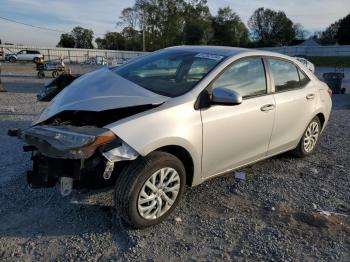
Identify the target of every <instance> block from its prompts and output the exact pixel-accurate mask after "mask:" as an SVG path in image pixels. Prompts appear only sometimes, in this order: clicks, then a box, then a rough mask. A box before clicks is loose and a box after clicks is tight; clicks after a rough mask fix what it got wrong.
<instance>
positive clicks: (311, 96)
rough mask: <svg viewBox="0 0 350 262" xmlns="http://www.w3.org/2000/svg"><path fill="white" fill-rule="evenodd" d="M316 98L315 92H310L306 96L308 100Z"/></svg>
mask: <svg viewBox="0 0 350 262" xmlns="http://www.w3.org/2000/svg"><path fill="white" fill-rule="evenodd" d="M314 98H315V94H308V95H307V96H306V99H307V100H312V99H314Z"/></svg>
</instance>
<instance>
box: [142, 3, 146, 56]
mask: <svg viewBox="0 0 350 262" xmlns="http://www.w3.org/2000/svg"><path fill="white" fill-rule="evenodd" d="M145 21H146V19H145V11H144V10H143V12H142V51H143V52H146V38H145V36H146V34H145V29H146V25H145Z"/></svg>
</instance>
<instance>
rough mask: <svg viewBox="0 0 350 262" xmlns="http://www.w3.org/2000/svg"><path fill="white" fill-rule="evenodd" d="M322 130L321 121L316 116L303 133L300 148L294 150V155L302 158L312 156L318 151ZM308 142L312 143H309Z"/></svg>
mask: <svg viewBox="0 0 350 262" xmlns="http://www.w3.org/2000/svg"><path fill="white" fill-rule="evenodd" d="M321 129H322V127H321V122H320V119H319V118H318V117H317V116H316V117H314V118H313V119H312V120H311V122H310V123H309V124H308V126H307V128H306V130H305V131H304V133H303V136H302V137H301V139H300V141H299V143H298V146H297V147H296V148H295V149H294V150H292V153H293V155H295V156H296V157H301V158H302V157H307V156H310V155H312V154H313V153H314V152H315V150H316V147H317V144H318V141H319V138H320V132H321ZM310 132H311V133H310ZM307 141H310V142H309V143H308V142H307Z"/></svg>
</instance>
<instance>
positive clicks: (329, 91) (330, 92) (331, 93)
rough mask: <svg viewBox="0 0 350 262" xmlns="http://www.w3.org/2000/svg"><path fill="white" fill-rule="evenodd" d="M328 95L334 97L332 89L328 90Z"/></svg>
mask: <svg viewBox="0 0 350 262" xmlns="http://www.w3.org/2000/svg"><path fill="white" fill-rule="evenodd" d="M328 95H329V96H332V95H333V92H332V89H330V88H328Z"/></svg>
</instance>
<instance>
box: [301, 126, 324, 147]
mask: <svg viewBox="0 0 350 262" xmlns="http://www.w3.org/2000/svg"><path fill="white" fill-rule="evenodd" d="M319 133H320V127H319V124H318V123H317V122H311V123H310V124H309V126H308V128H307V129H306V132H305V135H304V150H305V152H307V153H309V152H311V151H312V150H313V149H314V148H315V145H316V143H317V139H318V136H319Z"/></svg>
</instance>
